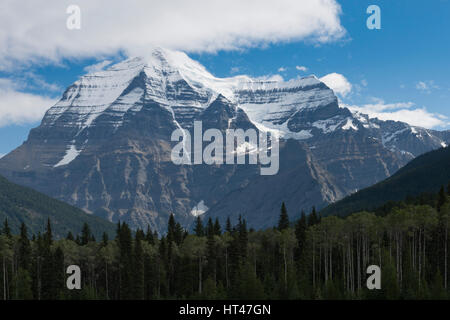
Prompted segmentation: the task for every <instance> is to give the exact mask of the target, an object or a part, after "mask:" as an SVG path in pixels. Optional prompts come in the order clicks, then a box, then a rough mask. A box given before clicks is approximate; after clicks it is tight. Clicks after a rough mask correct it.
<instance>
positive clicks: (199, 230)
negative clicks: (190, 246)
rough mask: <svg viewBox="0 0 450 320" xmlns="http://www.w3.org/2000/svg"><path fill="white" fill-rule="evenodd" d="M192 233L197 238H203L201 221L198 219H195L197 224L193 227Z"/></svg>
mask: <svg viewBox="0 0 450 320" xmlns="http://www.w3.org/2000/svg"><path fill="white" fill-rule="evenodd" d="M194 233H195V235H196V236H197V237H203V236H204V235H205V231H204V229H203V223H202V219H201V218H200V217H197V222H196V224H195V227H194Z"/></svg>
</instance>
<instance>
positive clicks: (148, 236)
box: [145, 225, 155, 245]
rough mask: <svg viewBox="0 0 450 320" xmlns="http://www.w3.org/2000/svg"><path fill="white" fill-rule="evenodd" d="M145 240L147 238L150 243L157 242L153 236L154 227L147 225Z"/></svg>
mask: <svg viewBox="0 0 450 320" xmlns="http://www.w3.org/2000/svg"><path fill="white" fill-rule="evenodd" d="M145 240H147V242H148V243H150V244H153V245H154V244H155V238H154V237H153V233H152V229H150V225H148V226H147V234H146V235H145Z"/></svg>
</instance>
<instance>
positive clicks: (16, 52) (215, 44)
mask: <svg viewBox="0 0 450 320" xmlns="http://www.w3.org/2000/svg"><path fill="white" fill-rule="evenodd" d="M25 3H26V4H25ZM25 3H24V1H21V2H18V1H14V0H4V1H2V4H1V7H3V9H2V10H0V12H1V13H0V69H1V68H3V69H5V68H10V67H12V66H14V65H15V63H16V62H17V61H20V62H25V61H28V62H35V61H40V60H41V59H47V60H50V61H59V60H60V59H61V58H78V57H91V56H98V55H101V54H105V55H110V54H111V53H112V52H119V51H122V52H125V53H127V54H129V55H139V54H142V53H143V52H145V51H147V50H148V47H149V46H153V45H158V46H164V47H167V48H173V49H181V50H186V51H196V52H214V51H217V50H221V49H225V50H230V49H241V48H247V47H254V46H259V45H264V44H269V43H278V42H286V41H294V40H295V41H297V40H307V41H312V42H318V43H323V42H328V41H333V40H336V39H339V38H340V37H342V36H343V35H344V34H345V30H344V28H343V27H342V25H341V22H340V18H339V16H340V13H341V8H340V6H339V4H338V3H337V2H336V1H335V0H297V1H292V0H278V1H273V0H258V1H257V0H248V1H237V0H230V1H222V0H220V1H219V0H208V1H181V0H175V1H164V2H163V1H156V0H152V1H138V0H129V1H114V2H112V1H106V0H98V1H87V0H79V1H77V5H78V6H79V7H80V10H81V29H80V30H69V29H67V27H66V20H67V18H68V17H69V14H67V13H66V9H67V7H68V6H69V5H71V4H73V3H71V2H68V1H57V2H55V1H52V2H50V1H46V0H33V1H25ZM6 8H7V9H6Z"/></svg>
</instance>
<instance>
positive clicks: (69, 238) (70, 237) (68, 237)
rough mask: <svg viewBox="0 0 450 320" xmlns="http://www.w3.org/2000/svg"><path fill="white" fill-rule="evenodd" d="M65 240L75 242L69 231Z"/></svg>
mask: <svg viewBox="0 0 450 320" xmlns="http://www.w3.org/2000/svg"><path fill="white" fill-rule="evenodd" d="M66 239H67V240H70V241H75V238H74V237H73V234H72V232H71V231H69V232H68V233H67V236H66Z"/></svg>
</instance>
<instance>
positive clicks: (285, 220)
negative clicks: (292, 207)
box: [278, 202, 289, 231]
mask: <svg viewBox="0 0 450 320" xmlns="http://www.w3.org/2000/svg"><path fill="white" fill-rule="evenodd" d="M287 228H289V216H288V214H287V210H286V205H285V204H284V202H283V203H282V204H281V213H280V219H279V220H278V230H279V231H283V230H284V229H287Z"/></svg>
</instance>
